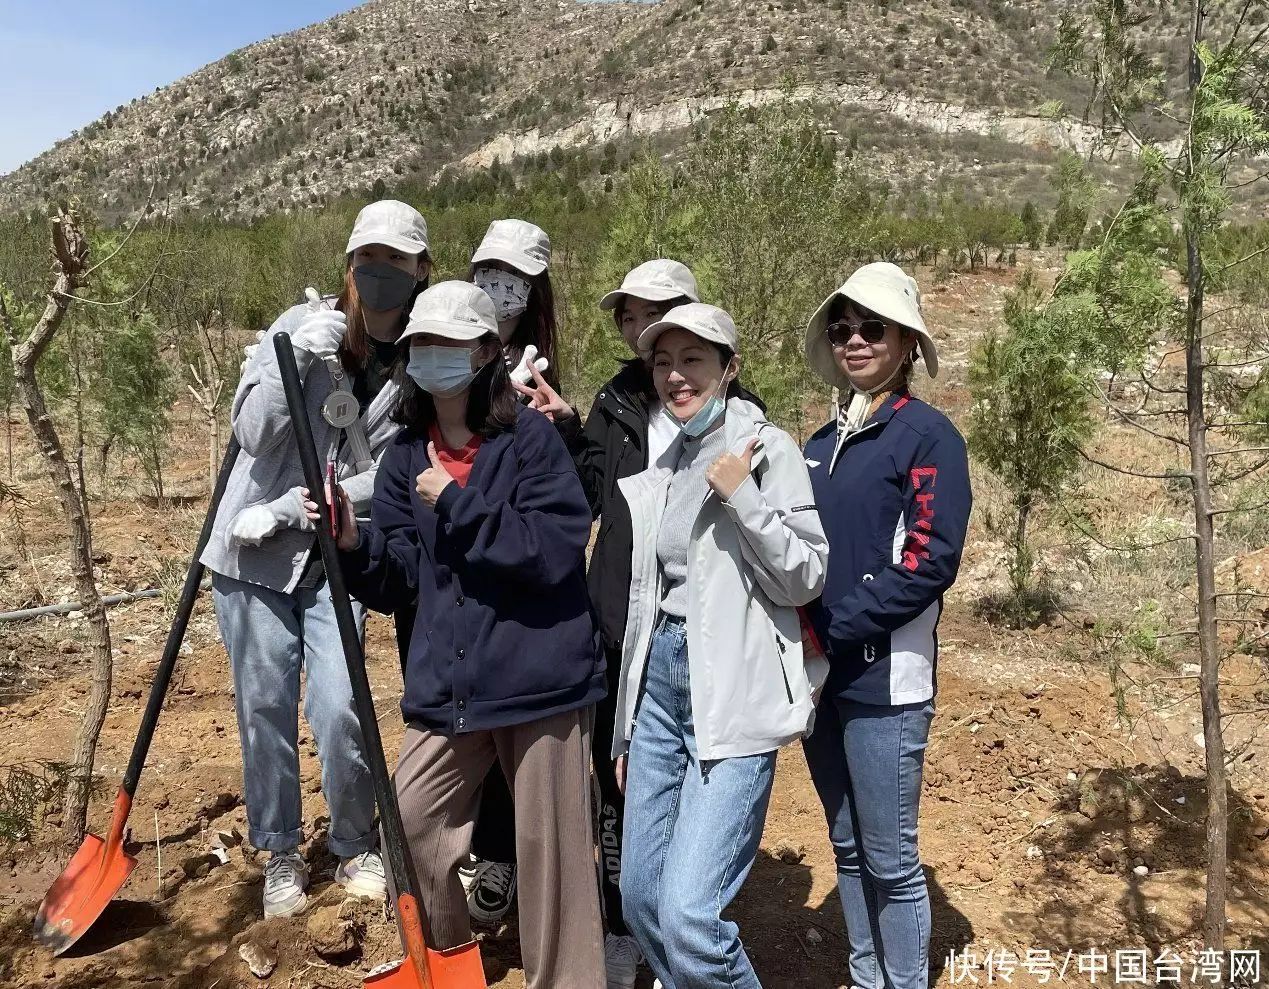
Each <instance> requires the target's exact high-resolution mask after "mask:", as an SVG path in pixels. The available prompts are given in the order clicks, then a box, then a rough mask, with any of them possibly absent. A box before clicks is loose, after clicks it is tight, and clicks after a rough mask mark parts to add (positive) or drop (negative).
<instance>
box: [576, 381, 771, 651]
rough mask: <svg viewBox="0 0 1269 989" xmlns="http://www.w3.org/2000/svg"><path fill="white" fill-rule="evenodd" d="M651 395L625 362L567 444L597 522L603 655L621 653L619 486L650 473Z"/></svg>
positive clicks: (626, 516) (592, 573)
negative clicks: (584, 422) (609, 652)
mask: <svg viewBox="0 0 1269 989" xmlns="http://www.w3.org/2000/svg"><path fill="white" fill-rule="evenodd" d="M652 394H653V388H652V376H651V374H650V373H649V372H648V368H647V365H645V364H644V363H643V362H642V361H639V360H628V361H626V362H625V363H624V364H623V365H622V368H621V370H620V371H618V372H617V373H616V374H615V375H614V376H613V377H612V378H611V379H609V381H608V383H607V384H605V385H604V386H603V387H602V388H600V389H599V392H598V394H596V395H595V402H594V404H593V405H592V406H591V409H590V415H589V416H587V417H586V424H585V426H584V427H583V428H582V430H581V432H580V433H578V434H577V435H575V436H574V437H571V438H570V439H569V449H570V451H571V452H572V454H573V461H574V462H575V463H576V464H577V473H578V476H580V477H581V479H582V487H583V488H584V489H585V491H586V498H587V500H588V501H589V502H590V510H591V514H592V515H594V517H595V518H596V519H597V520H598V521H599V535H598V536H597V537H596V539H595V547H594V549H593V550H592V551H591V557H590V569H589V570H588V571H587V574H586V582H587V584H588V586H589V587H590V599H591V602H592V603H593V604H594V606H595V613H596V614H597V615H598V617H599V628H600V632H601V633H602V635H603V642H604V648H605V649H617V648H620V646H621V640H622V638H623V637H624V635H625V632H626V610H627V606H628V604H629V598H630V557H631V554H632V552H633V550H634V534H633V532H632V531H631V525H630V510H629V509H628V508H627V507H626V500H625V498H623V497H622V495H621V491H620V490H619V489H618V487H617V482H618V481H619V480H620V479H621V478H623V477H630V476H632V475H634V474H638V473H640V472H641V471H644V470H646V469H647V467H648V415H649V408H650V406H651V404H652V402H651V399H650V396H651V395H652ZM738 394H739V395H740V397H741V398H743V399H745V400H746V401H749V402H752V403H753V404H754V405H756V406H758V407H759V408H761V409H762V410H763V411H764V412H765V411H766V406H764V405H763V404H762V402H761V401H759V400H758V398H757V397H756V396H755V395H753V394H751V393H750V392H748V391H746V390H745V389H744V388H738Z"/></svg>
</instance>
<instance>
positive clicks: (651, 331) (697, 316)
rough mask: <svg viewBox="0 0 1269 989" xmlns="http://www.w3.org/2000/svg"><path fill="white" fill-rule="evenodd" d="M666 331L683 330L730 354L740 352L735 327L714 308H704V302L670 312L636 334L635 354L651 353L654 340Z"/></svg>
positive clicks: (691, 303) (722, 312)
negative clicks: (722, 347) (724, 348)
mask: <svg viewBox="0 0 1269 989" xmlns="http://www.w3.org/2000/svg"><path fill="white" fill-rule="evenodd" d="M666 330H687V332H688V333H694V334H695V335H696V336H698V337H700V338H701V339H702V340H707V341H708V342H710V343H721V344H722V345H723V346H724V347H727V348H728V349H729V350H731V351H732V353H736V352H737V351H738V350H739V349H740V341H739V337H738V336H737V334H736V324H735V323H734V322H732V318H731V317H730V316H728V315H727V313H725V312H724V311H723V310H721V309H719V308H718V307H717V306H710V305H706V304H705V303H704V302H689V303H687V304H686V305H682V306H675V307H674V308H673V309H671V310H670V311H669V312H668V313H666V314H665V317H664V318H663V319H661V320H658V321H657V322H655V323H653V324H652V325H651V326H649V327H648V328H647V329H646V330H644V331H643V333H642V334H640V336H639V352H640V353H642V354H645V355H646V354H650V353H652V348H653V347H654V346H655V345H656V342H657V339H658V338H659V337H660V336H661V334H662V333H664V332H665V331H666Z"/></svg>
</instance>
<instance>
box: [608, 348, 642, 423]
mask: <svg viewBox="0 0 1269 989" xmlns="http://www.w3.org/2000/svg"><path fill="white" fill-rule="evenodd" d="M650 387H651V379H650V377H649V376H648V372H647V369H646V368H645V367H644V365H643V362H642V361H640V360H638V359H637V358H632V359H630V360H628V361H624V362H623V363H622V365H621V370H620V371H618V372H617V373H616V374H615V375H613V377H612V379H611V380H610V381H609V382H608V384H607V385H605V386H604V387H603V388H602V389H600V398H599V401H600V403H601V404H603V405H605V406H606V407H608V408H609V409H611V410H612V411H613V412H617V413H634V414H635V415H637V416H639V417H640V418H641V419H642V420H643V421H644V422H645V423H646V422H647V421H648V404H649V403H648V389H649V388H650Z"/></svg>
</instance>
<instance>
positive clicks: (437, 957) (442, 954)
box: [363, 941, 488, 989]
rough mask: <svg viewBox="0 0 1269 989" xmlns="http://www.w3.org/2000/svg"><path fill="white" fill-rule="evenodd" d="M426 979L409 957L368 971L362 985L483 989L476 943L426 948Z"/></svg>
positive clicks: (372, 987) (399, 988)
mask: <svg viewBox="0 0 1269 989" xmlns="http://www.w3.org/2000/svg"><path fill="white" fill-rule="evenodd" d="M426 953H427V968H428V975H429V976H430V979H429V980H428V983H425V982H424V981H423V979H422V978H420V977H419V973H418V972H417V971H415V968H414V965H413V963H412V962H411V961H410V959H409V958H404V959H402V960H401V961H399V962H398V963H397V964H396V965H394V966H392V968H390V969H387V970H385V971H382V972H378V973H374V972H372V973H371V974H370V975H369V976H368V977H367V978H366V981H365V982H364V983H363V985H365V986H366V989H486V986H487V985H488V983H487V982H485V966H484V964H483V963H482V962H481V960H480V945H478V944H477V943H476V942H475V941H469V942H468V943H467V944H460V945H459V946H458V947H457V948H449V949H447V950H445V951H436V950H434V949H432V948H428V949H426Z"/></svg>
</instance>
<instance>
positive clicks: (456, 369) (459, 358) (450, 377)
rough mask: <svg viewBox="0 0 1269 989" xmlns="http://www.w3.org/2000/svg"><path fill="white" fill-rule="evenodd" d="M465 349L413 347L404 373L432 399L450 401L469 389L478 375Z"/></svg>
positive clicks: (468, 351)
mask: <svg viewBox="0 0 1269 989" xmlns="http://www.w3.org/2000/svg"><path fill="white" fill-rule="evenodd" d="M472 354H473V352H472V351H470V350H468V349H467V348H466V347H434V346H424V347H411V348H410V360H409V362H408V363H407V364H406V366H405V373H406V374H408V375H409V376H410V377H411V378H413V379H414V381H415V383H416V384H417V385H418V386H419V387H420V388H422V389H423V390H424V391H425V392H427V393H428V394H429V395H439V396H440V397H441V398H449V397H450V396H453V395H457V394H458V393H459V392H461V391H463V390H464V389H466V388H467V387H469V386H470V385H471V383H472V381H473V380H474V379H475V377H476V375H477V374H478V373H479V371H478V370H477V371H473V370H472V369H471V363H472Z"/></svg>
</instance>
